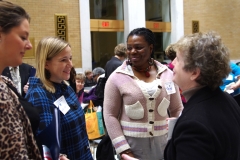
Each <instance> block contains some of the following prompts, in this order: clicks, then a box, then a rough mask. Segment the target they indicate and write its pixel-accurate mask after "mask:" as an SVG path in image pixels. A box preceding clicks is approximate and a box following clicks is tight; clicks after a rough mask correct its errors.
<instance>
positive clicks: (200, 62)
mask: <svg viewBox="0 0 240 160" xmlns="http://www.w3.org/2000/svg"><path fill="white" fill-rule="evenodd" d="M174 49H175V51H179V52H181V53H183V54H184V63H185V66H184V68H183V69H184V70H185V71H194V70H195V69H197V68H199V69H200V76H199V77H198V78H197V79H196V82H197V83H199V84H201V85H206V86H208V87H210V88H212V89H215V88H217V87H219V86H220V85H221V84H222V80H223V78H225V77H227V75H228V74H229V73H230V71H231V69H230V65H229V63H230V60H229V51H228V49H227V47H226V46H225V45H224V44H223V43H222V40H221V37H220V35H218V34H217V33H216V32H213V31H210V32H207V33H204V34H203V33H196V34H191V35H187V36H184V37H183V38H181V39H180V40H179V41H178V42H177V43H176V44H175V46H174Z"/></svg>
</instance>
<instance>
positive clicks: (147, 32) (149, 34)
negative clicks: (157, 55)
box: [127, 27, 156, 58]
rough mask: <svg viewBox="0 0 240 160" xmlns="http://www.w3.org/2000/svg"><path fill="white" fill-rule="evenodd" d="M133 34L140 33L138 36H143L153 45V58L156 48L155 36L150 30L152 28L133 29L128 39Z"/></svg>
mask: <svg viewBox="0 0 240 160" xmlns="http://www.w3.org/2000/svg"><path fill="white" fill-rule="evenodd" d="M133 35H138V36H143V37H144V39H145V40H146V41H147V43H148V44H149V45H151V44H152V45H153V50H152V53H151V57H152V58H153V56H154V50H155V43H156V42H155V36H154V34H153V32H152V31H151V30H150V29H147V28H144V27H142V28H136V29H134V30H132V31H131V32H130V33H129V34H128V36H127V40H128V38H129V37H130V36H133Z"/></svg>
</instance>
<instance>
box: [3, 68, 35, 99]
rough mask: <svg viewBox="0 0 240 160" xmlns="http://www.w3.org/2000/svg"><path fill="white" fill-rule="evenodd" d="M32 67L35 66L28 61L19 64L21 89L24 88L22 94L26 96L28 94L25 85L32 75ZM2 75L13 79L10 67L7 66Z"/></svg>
mask: <svg viewBox="0 0 240 160" xmlns="http://www.w3.org/2000/svg"><path fill="white" fill-rule="evenodd" d="M32 68H34V67H33V66H31V65H29V64H26V63H22V64H21V65H19V72H20V77H21V90H22V96H23V97H24V96H25V95H26V94H25V93H24V91H23V87H24V86H25V85H26V84H27V82H28V79H29V77H30V75H31V71H32ZM2 75H4V76H6V77H8V78H10V79H11V80H12V76H11V73H10V70H9V67H6V68H5V69H4V70H3V72H2Z"/></svg>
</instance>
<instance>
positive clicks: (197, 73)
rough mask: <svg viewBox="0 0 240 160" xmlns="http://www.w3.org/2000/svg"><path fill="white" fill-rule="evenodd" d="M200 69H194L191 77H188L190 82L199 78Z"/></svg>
mask: <svg viewBox="0 0 240 160" xmlns="http://www.w3.org/2000/svg"><path fill="white" fill-rule="evenodd" d="M200 72H201V71H200V69H199V68H196V69H195V70H194V71H193V72H192V75H191V77H190V79H191V80H196V79H197V78H198V77H199V76H200Z"/></svg>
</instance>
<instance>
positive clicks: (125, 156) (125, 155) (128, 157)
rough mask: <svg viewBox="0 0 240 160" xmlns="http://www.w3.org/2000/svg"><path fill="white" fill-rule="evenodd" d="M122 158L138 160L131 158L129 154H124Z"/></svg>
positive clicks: (123, 159) (124, 159)
mask: <svg viewBox="0 0 240 160" xmlns="http://www.w3.org/2000/svg"><path fill="white" fill-rule="evenodd" d="M121 158H122V160H138V159H136V158H133V157H131V156H130V155H129V154H122V155H121Z"/></svg>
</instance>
